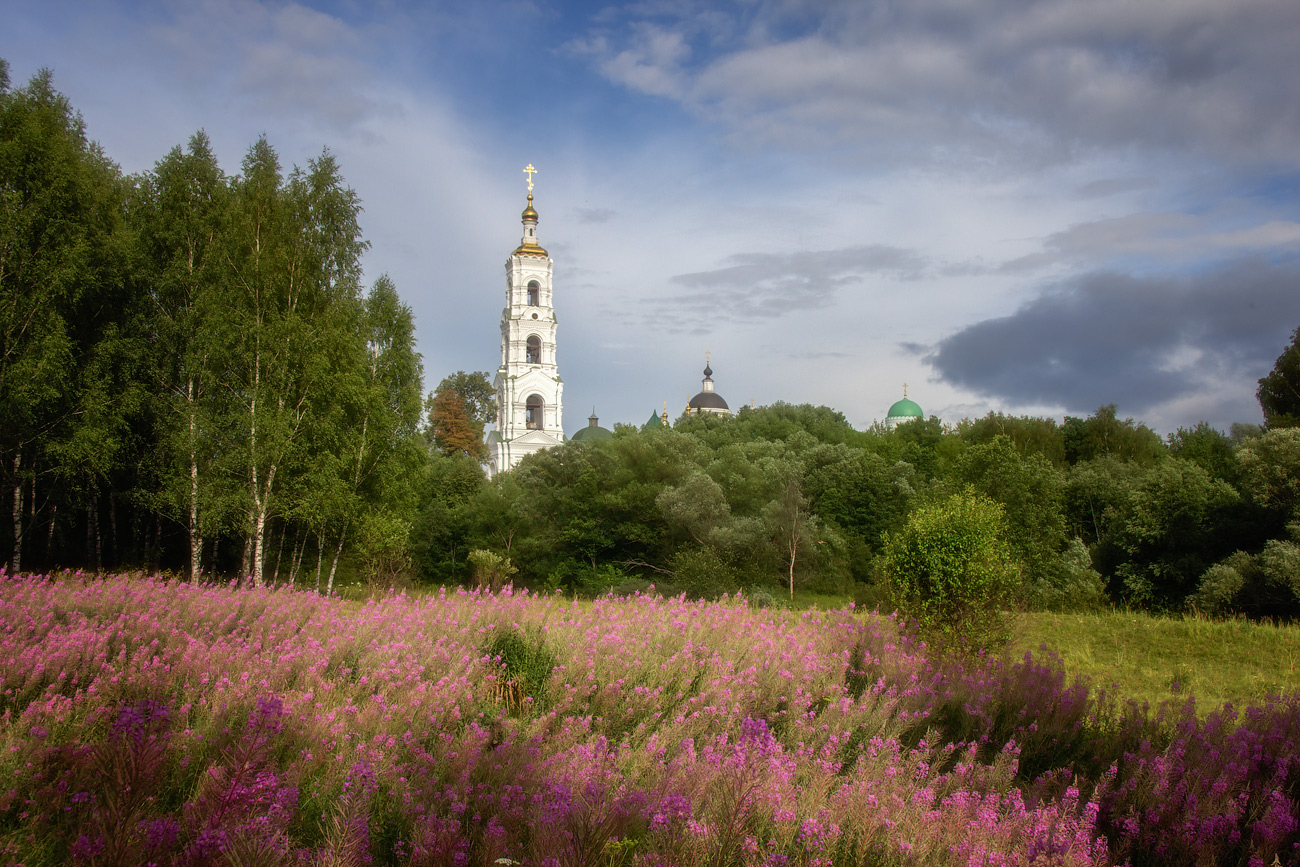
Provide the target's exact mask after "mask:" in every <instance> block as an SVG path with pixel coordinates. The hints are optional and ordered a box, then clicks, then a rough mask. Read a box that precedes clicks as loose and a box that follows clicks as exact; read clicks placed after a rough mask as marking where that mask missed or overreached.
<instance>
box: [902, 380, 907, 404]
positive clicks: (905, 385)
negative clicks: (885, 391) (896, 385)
mask: <svg viewBox="0 0 1300 867" xmlns="http://www.w3.org/2000/svg"><path fill="white" fill-rule="evenodd" d="M903 399H904V400H906V399H907V383H906V382H905V383H903Z"/></svg>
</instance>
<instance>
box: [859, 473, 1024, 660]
mask: <svg viewBox="0 0 1300 867" xmlns="http://www.w3.org/2000/svg"><path fill="white" fill-rule="evenodd" d="M884 569H885V575H886V580H887V582H888V585H889V588H890V596H891V598H892V600H893V602H894V604H895V605H897V606H898V610H899V612H900V613H901V614H903V615H904V616H905V617H908V618H910V619H912V620H913V621H914V622H915V623H916V624H917V626H918V627H919V629H920V631H921V633H922V635H923V636H925V637H927V639H928V640H930V641H932V642H933V641H938V642H940V643H941V644H942V645H943V646H944V648H945V649H948V650H958V649H961V648H963V647H964V648H965V649H967V650H971V651H974V650H978V649H982V648H988V647H993V646H996V645H999V644H1004V643H1005V642H1006V640H1007V639H1008V638H1009V636H1010V628H1009V627H1010V624H1009V618H1008V617H1007V615H1006V613H1005V611H1004V608H1005V607H1006V606H1008V605H1009V604H1010V603H1011V602H1012V601H1013V600H1014V599H1015V596H1016V591H1017V590H1018V589H1019V583H1020V578H1019V569H1018V567H1017V565H1016V563H1015V562H1014V560H1013V559H1012V558H1011V555H1010V548H1009V545H1008V543H1007V541H1006V520H1005V518H1004V517H1003V514H1002V507H1001V506H1000V505H999V504H997V503H995V502H993V501H992V500H990V499H989V498H987V497H984V496H981V495H979V494H976V493H975V492H973V491H971V490H967V491H963V492H961V493H957V494H953V495H951V496H949V497H948V498H947V499H944V500H941V501H939V502H937V503H933V504H930V505H927V506H922V507H920V508H918V509H916V510H915V511H914V512H912V514H911V515H910V516H908V519H907V523H906V524H905V525H904V526H903V528H902V529H901V530H899V531H898V532H897V533H890V534H887V535H886V537H885V551H884Z"/></svg>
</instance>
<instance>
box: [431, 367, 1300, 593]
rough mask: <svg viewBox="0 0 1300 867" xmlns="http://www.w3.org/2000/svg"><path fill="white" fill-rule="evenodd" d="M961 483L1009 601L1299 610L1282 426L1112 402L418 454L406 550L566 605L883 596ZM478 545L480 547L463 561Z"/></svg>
mask: <svg viewBox="0 0 1300 867" xmlns="http://www.w3.org/2000/svg"><path fill="white" fill-rule="evenodd" d="M1288 351H1290V352H1296V351H1297V349H1296V347H1295V346H1292V347H1291V349H1290V350H1288ZM968 489H970V490H973V491H975V492H976V493H978V494H980V495H983V496H985V497H987V498H989V499H991V500H993V501H995V502H996V503H998V504H1000V506H1001V508H1002V510H1003V513H1004V516H1005V524H1006V528H1007V529H1006V535H1007V539H1006V540H1005V541H1006V544H1007V545H1008V547H1009V548H1010V550H1011V552H1012V554H1013V555H1014V557H1015V560H1016V562H1017V563H1018V568H1019V571H1020V577H1021V588H1022V590H1021V594H1020V598H1021V602H1022V603H1023V604H1024V605H1026V606H1029V607H1040V608H1055V609H1073V610H1085V609H1089V608H1097V607H1102V606H1107V605H1127V606H1133V607H1138V608H1144V609H1148V610H1154V611H1176V610H1184V609H1187V608H1191V607H1194V608H1196V609H1198V610H1201V611H1204V612H1207V613H1214V614H1228V613H1233V612H1244V613H1246V614H1249V615H1252V616H1273V617H1288V618H1289V617H1294V616H1295V615H1296V614H1297V613H1300V545H1297V543H1300V532H1298V531H1300V525H1297V523H1296V520H1297V517H1300V515H1298V514H1297V507H1298V505H1300V428H1285V427H1274V428H1272V429H1269V430H1267V431H1265V430H1263V429H1262V428H1260V427H1257V426H1253V425H1236V426H1234V430H1233V432H1232V434H1231V435H1228V434H1224V433H1221V432H1219V431H1216V430H1214V429H1212V428H1211V427H1209V426H1208V425H1205V424H1200V425H1197V426H1196V427H1195V428H1192V429H1180V430H1179V431H1177V432H1176V433H1175V434H1173V435H1171V436H1170V437H1168V439H1167V440H1165V439H1162V438H1161V437H1160V436H1159V435H1157V434H1156V433H1154V432H1153V431H1151V430H1150V429H1149V428H1147V427H1145V426H1144V425H1141V424H1138V423H1135V422H1134V421H1132V420H1131V419H1121V418H1118V417H1117V415H1116V411H1115V407H1114V406H1106V407H1102V408H1101V409H1099V410H1098V411H1097V412H1096V413H1094V414H1093V415H1091V416H1089V417H1088V418H1083V419H1080V418H1067V419H1066V420H1065V421H1064V423H1063V424H1058V423H1057V422H1055V421H1054V420H1051V419H1041V418H1029V417H1010V416H1005V415H998V414H991V415H989V416H986V417H984V418H981V419H976V420H967V421H963V422H961V423H959V424H957V425H956V426H946V425H944V424H943V423H941V422H940V421H939V420H938V419H935V418H930V419H929V420H918V421H915V422H911V423H908V424H903V425H900V426H899V427H897V428H895V429H894V430H886V429H884V428H883V427H875V428H872V429H870V430H867V431H856V430H854V429H853V428H852V427H851V426H850V425H849V424H848V422H847V421H846V420H845V419H844V417H843V416H842V415H840V414H839V413H838V412H835V411H833V410H830V409H827V408H825V407H812V406H807V405H804V406H790V405H785V404H776V405H774V406H769V407H763V408H759V409H748V408H745V409H742V410H741V411H740V413H739V414H738V415H737V416H736V417H734V418H718V417H715V416H692V417H683V418H680V419H678V421H677V422H676V425H675V426H674V427H673V428H662V429H661V428H648V429H645V430H637V429H635V428H631V427H625V426H619V427H617V428H616V429H615V435H614V437H613V439H611V440H608V441H605V442H594V443H581V444H578V443H568V444H565V445H564V446H561V447H558V448H553V449H550V450H547V451H545V452H540V453H538V454H536V455H533V456H530V457H529V458H527V459H526V460H525V461H524V462H523V463H522V464H520V466H519V467H518V468H516V469H515V470H514V471H513V472H511V473H506V474H502V475H500V476H497V477H495V478H493V479H491V480H488V479H485V478H484V477H483V475H482V473H481V472H480V470H479V467H478V463H477V461H475V460H473V459H472V458H468V457H466V456H464V455H453V456H446V455H442V456H439V455H435V456H434V457H433V458H432V459H431V461H430V464H429V468H428V477H427V487H426V489H425V492H424V495H423V497H422V500H423V502H424V505H423V507H422V511H421V513H420V515H419V517H418V518H417V520H416V522H415V527H414V531H413V534H412V545H413V549H414V554H415V562H416V564H418V568H419V570H420V573H421V575H422V576H423V577H424V578H425V579H426V580H431V581H469V580H476V573H477V580H486V578H488V577H490V576H485V575H484V573H485V572H490V571H491V569H492V568H498V569H500V568H504V569H506V571H507V574H508V575H509V576H511V577H513V580H515V581H516V582H523V583H526V584H529V585H531V586H534V587H560V588H564V589H566V590H574V591H579V592H605V591H608V590H614V591H616V592H631V591H634V590H636V589H644V588H646V587H647V586H648V585H649V584H652V583H653V584H654V585H655V587H656V589H657V590H660V591H666V592H674V593H675V592H685V593H688V594H690V595H693V596H716V595H718V594H721V593H728V592H734V591H736V590H742V589H743V590H746V591H748V592H749V593H751V594H754V595H758V596H760V597H772V596H775V595H777V594H784V593H788V592H789V591H790V589H791V587H794V588H806V589H809V590H813V591H821V592H826V593H838V594H854V595H856V596H857V597H858V598H859V599H860V600H861V601H862V602H864V603H866V604H885V602H886V596H885V593H886V591H885V589H884V584H883V580H882V575H881V574H880V567H879V556H880V554H881V552H882V550H883V543H884V538H885V534H887V533H891V532H896V531H897V530H898V529H899V528H900V527H902V526H903V524H904V522H905V521H906V520H907V517H908V515H909V514H911V513H912V512H913V511H914V510H915V509H917V508H918V507H920V506H922V505H925V504H928V503H935V502H938V501H939V500H941V499H942V498H945V497H947V496H949V495H950V494H952V493H953V492H956V491H964V490H968ZM476 550H477V551H489V552H491V553H492V554H493V555H495V556H494V558H488V559H487V560H486V561H484V560H483V559H482V558H481V556H480V558H479V562H478V563H473V562H471V554H472V553H473V552H474V551H476ZM505 558H508V560H509V563H508V564H506V563H505V562H504V560H505Z"/></svg>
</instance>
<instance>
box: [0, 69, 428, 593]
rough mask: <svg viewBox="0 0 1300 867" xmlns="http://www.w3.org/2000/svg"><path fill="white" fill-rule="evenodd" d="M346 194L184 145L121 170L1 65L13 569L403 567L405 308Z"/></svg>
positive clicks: (1, 544) (48, 100) (407, 409)
mask: <svg viewBox="0 0 1300 867" xmlns="http://www.w3.org/2000/svg"><path fill="white" fill-rule="evenodd" d="M360 212H361V206H360V202H359V201H358V199H357V196H356V194H355V193H354V192H353V191H352V190H351V189H349V188H348V187H347V185H346V184H345V182H344V180H343V177H342V175H341V174H340V171H339V167H338V165H337V164H336V162H335V160H334V159H333V158H332V157H331V156H330V155H329V153H328V152H324V153H322V154H321V156H320V157H318V158H316V159H314V160H311V161H310V162H309V163H308V164H307V165H306V166H305V167H294V168H293V169H291V170H289V171H288V172H286V171H284V170H283V168H282V167H281V165H280V162H279V159H278V157H277V156H276V153H275V151H274V150H273V149H272V147H271V146H270V144H268V143H267V141H265V140H264V139H263V140H260V141H258V142H256V143H255V144H254V145H253V146H252V147H250V148H249V150H248V152H247V154H246V156H245V157H244V161H243V164H242V166H241V167H240V171H239V172H238V173H237V174H234V175H227V174H226V173H225V172H224V171H223V170H222V168H221V167H220V166H219V165H218V162H217V160H216V158H215V157H214V155H213V153H212V150H211V146H210V144H209V141H208V139H207V137H206V136H205V135H204V134H203V133H201V132H200V133H198V134H196V135H195V136H194V137H193V138H192V139H191V140H190V141H189V143H188V145H187V146H186V147H183V148H182V147H176V148H174V149H172V150H171V151H170V152H169V153H167V154H166V155H165V156H164V157H163V158H162V159H161V160H160V161H159V162H158V163H157V165H156V166H155V167H154V168H153V170H152V171H149V172H146V173H144V174H142V175H139V176H133V177H125V176H123V175H122V173H121V172H120V170H119V169H118V167H117V166H116V165H115V164H114V163H112V162H111V161H110V160H109V159H108V158H107V157H106V156H105V155H104V154H103V153H102V152H101V150H100V149H99V147H98V146H97V145H95V144H94V143H92V142H91V141H90V140H89V139H88V137H87V135H86V131H85V129H84V125H83V123H82V120H81V118H80V117H79V115H78V114H77V113H76V112H75V111H74V110H73V108H72V107H71V106H70V105H69V103H68V101H67V100H66V99H65V98H64V97H63V96H62V95H61V94H59V93H58V92H57V91H56V90H55V89H54V87H53V85H52V82H51V77H50V74H49V73H48V72H42V73H40V74H38V75H37V76H35V77H34V78H33V79H32V80H31V81H30V82H29V83H28V84H27V85H26V86H25V87H22V88H11V87H10V84H9V80H8V74H7V67H6V66H5V65H4V64H3V62H2V61H0V484H2V485H3V491H4V498H5V499H6V500H8V501H9V502H8V505H10V507H11V509H10V510H7V511H10V514H11V516H12V525H11V532H8V533H0V539H2V540H3V541H0V557H2V558H3V562H4V563H5V564H6V565H7V567H8V568H9V570H10V571H20V570H33V569H43V568H51V567H54V566H84V567H86V568H89V569H100V568H110V567H113V568H118V567H124V566H138V567H141V568H145V569H156V568H164V567H165V568H171V569H175V570H177V571H180V572H183V573H187V574H192V575H199V574H216V575H223V574H225V575H233V574H241V575H251V576H253V577H254V579H255V580H257V581H259V582H262V581H265V580H269V579H270V578H272V577H275V576H278V578H279V580H288V579H296V580H298V581H299V582H303V583H310V582H313V581H314V583H315V584H316V586H322V583H323V584H324V585H325V586H328V584H329V583H330V582H331V581H332V580H333V577H334V575H335V572H336V570H337V568H338V564H339V561H340V558H341V557H343V556H345V554H346V555H347V556H353V557H356V558H362V559H364V560H365V561H367V563H368V565H369V566H370V567H371V569H372V571H373V570H382V569H383V568H386V565H387V566H391V564H392V563H394V562H396V563H399V564H400V563H404V562H405V561H404V559H403V558H404V556H405V550H406V537H407V532H408V530H409V517H410V515H411V514H412V512H413V509H414V507H415V502H416V501H415V499H414V497H415V493H416V492H415V490H414V488H413V487H412V486H411V485H409V484H407V480H408V479H410V478H412V477H413V476H418V471H419V468H420V465H421V461H423V459H424V449H423V447H422V446H421V442H422V440H421V439H420V436H419V433H418V430H417V427H418V424H419V418H420V408H421V396H422V395H421V388H422V386H421V370H420V364H419V357H418V356H417V354H416V353H415V351H414V348H413V333H412V319H411V313H410V310H409V309H408V308H407V307H406V306H405V305H403V304H402V302H401V300H400V299H399V298H398V296H397V292H396V290H395V288H394V287H393V285H392V283H391V282H390V281H389V280H387V279H386V278H383V277H381V278H380V279H379V280H377V281H376V282H375V283H374V285H373V286H371V287H370V288H369V290H368V291H363V289H362V287H361V284H360V279H361V268H360V256H361V254H362V252H363V251H364V250H365V249H366V242H365V241H364V240H363V238H362V233H361V229H360V225H359V222H358V218H359V215H360Z"/></svg>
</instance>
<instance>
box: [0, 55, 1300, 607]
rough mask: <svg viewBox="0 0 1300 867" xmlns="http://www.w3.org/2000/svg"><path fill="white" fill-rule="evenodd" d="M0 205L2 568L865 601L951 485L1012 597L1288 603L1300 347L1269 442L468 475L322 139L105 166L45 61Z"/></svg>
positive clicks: (795, 426)
mask: <svg viewBox="0 0 1300 867" xmlns="http://www.w3.org/2000/svg"><path fill="white" fill-rule="evenodd" d="M164 147H165V145H164ZM0 197H2V198H0V484H2V485H3V488H0V491H3V499H4V500H5V501H6V506H7V507H8V508H7V509H6V510H5V511H7V512H8V514H9V515H10V516H11V518H12V531H11V532H0V558H3V562H4V563H5V564H6V566H7V568H8V569H9V570H10V571H23V570H26V571H32V570H44V569H52V568H56V567H73V568H76V567H79V568H86V569H92V570H99V569H129V568H140V569H145V570H156V569H168V570H173V571H175V572H177V573H180V574H183V575H207V576H215V577H221V576H227V577H228V576H235V575H243V576H252V578H253V580H254V581H256V582H259V583H268V582H274V583H285V582H293V583H295V584H298V585H300V586H307V587H315V588H317V589H320V590H322V591H324V592H329V591H330V590H331V589H332V588H333V587H334V585H335V584H336V583H337V581H343V580H346V581H347V582H348V583H353V582H355V581H358V580H370V581H377V582H379V583H382V584H386V585H392V584H401V583H406V582H413V583H430V582H469V581H478V582H485V583H496V582H499V581H504V580H513V581H515V582H517V583H525V584H528V585H530V586H533V587H539V588H541V587H553V588H563V589H565V590H567V591H576V592H606V591H609V590H614V591H617V592H631V591H633V590H636V589H642V588H647V587H649V586H650V585H651V584H654V585H655V586H656V588H657V589H659V590H661V591H664V592H673V593H677V592H684V593H687V594H689V595H692V596H715V595H718V594H721V593H724V592H733V591H736V590H745V591H746V592H748V593H750V594H751V595H752V596H754V597H756V598H759V599H763V598H770V599H776V598H778V597H779V596H780V595H782V594H786V593H789V592H791V591H792V590H793V588H802V589H804V590H811V591H818V592H827V593H837V594H852V595H854V596H856V597H857V598H858V599H859V600H861V601H862V602H863V603H864V604H873V605H874V604H885V601H886V600H885V596H884V592H885V591H884V589H883V588H884V586H885V584H884V582H883V581H882V578H881V575H880V574H879V573H880V568H879V562H880V555H881V552H882V550H883V548H884V542H885V539H886V535H887V534H889V533H896V532H897V531H898V530H899V529H900V528H901V527H902V526H903V525H904V523H905V522H906V520H907V518H908V516H909V515H912V514H915V513H916V511H917V509H919V508H921V507H923V506H926V505H927V504H932V503H935V502H938V501H939V500H940V499H941V498H943V497H947V496H949V495H951V494H953V493H955V492H959V491H971V492H973V493H974V494H976V495H979V496H981V497H984V498H987V499H989V500H992V501H994V502H995V503H997V504H999V506H1000V509H1001V512H1002V515H1003V517H1004V519H1005V528H1006V530H1005V534H1006V539H1005V543H1006V545H1007V547H1008V548H1009V550H1010V551H1011V553H1012V554H1013V555H1014V559H1015V563H1016V568H1017V570H1018V574H1019V578H1020V583H1019V586H1020V588H1021V590H1020V593H1019V597H1020V598H1019V602H1020V604H1023V605H1025V606H1030V607H1044V608H1055V609H1074V610H1080V609H1088V608H1093V607H1099V606H1104V605H1112V604H1120V605H1128V606H1133V607H1140V608H1145V609H1149V610H1154V611H1176V610H1184V609H1187V608H1196V609H1197V610H1200V611H1204V612H1209V613H1216V614H1229V613H1235V612H1244V613H1246V614H1249V615H1252V616H1273V617H1287V618H1290V617H1294V616H1295V615H1296V614H1297V613H1300V523H1297V521H1298V520H1300V427H1297V426H1296V425H1297V422H1298V421H1300V393H1298V391H1300V346H1298V344H1300V330H1297V334H1296V340H1294V341H1293V342H1292V344H1291V345H1290V346H1288V347H1285V348H1284V350H1283V352H1282V355H1281V357H1280V358H1279V359H1278V363H1277V366H1276V367H1275V368H1274V370H1273V371H1272V373H1270V374H1269V375H1268V376H1266V377H1265V378H1264V379H1262V380H1261V381H1260V388H1259V391H1258V395H1257V396H1258V397H1259V400H1260V403H1261V407H1262V409H1263V411H1264V419H1265V422H1266V424H1265V425H1264V426H1255V425H1248V424H1242V425H1235V426H1234V427H1233V430H1232V431H1231V432H1229V433H1224V432H1221V431H1218V430H1215V429H1213V428H1211V427H1210V426H1208V425H1206V424H1200V425H1197V426H1195V427H1194V428H1191V429H1180V430H1178V431H1177V432H1175V433H1174V434H1172V435H1170V436H1168V437H1167V438H1161V437H1160V436H1159V435H1158V434H1156V433H1155V432H1153V431H1151V430H1150V429H1148V428H1147V427H1145V426H1144V425H1142V424H1140V423H1136V422H1134V421H1133V420H1131V419H1125V418H1120V417H1119V416H1118V414H1117V411H1116V407H1114V406H1104V407H1101V408H1099V409H1098V410H1097V411H1096V412H1095V413H1093V414H1092V415H1091V416H1089V417H1087V418H1066V419H1065V420H1064V421H1063V422H1062V423H1057V422H1056V421H1055V420H1052V419H1040V418H1028V417H1009V416H1003V415H996V414H995V415H989V416H987V417H985V418H981V419H975V420H964V421H961V422H959V423H957V424H955V425H946V424H944V423H943V422H941V421H940V420H939V419H935V418H931V419H929V420H924V421H917V422H912V423H909V424H905V425H902V426H900V427H898V428H896V429H894V430H885V429H883V428H872V429H870V430H867V431H858V430H855V429H854V428H853V427H852V426H851V425H849V424H848V422H847V421H846V420H845V418H844V416H843V415H841V414H840V413H839V412H836V411H834V410H832V409H828V408H825V407H812V406H807V405H802V406H794V405H786V404H776V405H773V406H768V407H763V408H758V409H748V408H746V409H742V410H741V412H740V413H739V414H738V415H737V416H735V417H734V418H718V417H713V416H702V417H701V416H697V417H683V418H681V419H678V420H677V422H676V424H675V425H674V426H673V427H670V428H652V429H646V430H639V429H636V428H633V427H630V426H621V425H620V426H617V428H616V430H615V436H614V437H613V439H611V440H608V441H604V442H594V443H587V444H578V443H568V444H565V445H563V446H561V447H558V448H555V449H551V450H549V451H546V452H542V453H539V454H537V455H534V456H532V457H530V458H528V459H526V460H525V461H524V462H523V463H522V464H521V465H520V466H519V467H518V468H517V469H515V470H514V471H512V472H508V473H503V474H500V475H499V476H497V477H494V478H492V479H487V478H486V477H485V475H484V473H483V470H482V466H481V464H480V459H481V457H482V451H481V448H482V446H481V443H482V426H483V423H484V421H485V420H487V418H489V417H490V414H491V413H490V402H489V401H490V396H491V391H490V388H489V387H488V386H487V383H486V381H485V379H486V378H485V375H482V374H474V373H465V372H463V371H458V372H456V373H454V374H451V375H449V376H447V377H446V378H444V379H443V380H442V381H441V382H440V383H439V384H438V386H437V387H436V388H434V389H433V392H434V393H433V394H430V395H428V396H427V397H426V396H425V394H424V386H423V384H422V372H421V367H420V359H419V357H418V355H417V354H416V353H415V351H414V346H413V328H412V321H411V313H410V310H409V309H408V308H407V307H406V306H405V305H404V304H403V303H402V302H401V300H400V297H399V296H398V292H397V287H395V286H394V285H393V284H392V282H391V281H389V280H388V279H387V278H384V277H380V278H379V279H377V280H375V281H374V283H373V284H372V285H370V286H368V287H367V286H363V285H362V282H361V269H360V265H359V259H360V255H361V254H362V252H363V251H364V250H365V249H366V242H365V241H364V239H363V236H362V232H361V228H360V223H359V216H360V207H359V203H358V200H357V197H356V195H355V193H354V192H353V191H352V190H351V189H349V188H348V187H347V185H346V182H345V180H344V178H343V176H342V173H341V171H340V168H339V166H338V165H337V164H336V163H335V161H334V159H333V158H332V157H331V156H330V155H329V153H328V152H323V153H322V154H321V156H320V157H318V158H317V159H314V160H311V161H309V162H308V164H307V165H306V166H305V167H293V168H291V169H288V170H286V169H284V168H283V167H282V166H281V165H280V163H279V160H278V158H277V156H276V153H275V151H274V149H273V148H272V147H271V145H270V143H268V142H267V141H265V140H261V141H258V142H256V143H254V144H253V145H252V146H251V147H250V148H249V149H248V152H247V154H246V156H245V158H244V161H243V163H242V165H241V166H240V168H239V171H238V172H237V173H235V174H227V173H226V172H225V171H224V170H223V169H222V168H221V167H220V166H219V165H218V163H217V160H216V159H215V157H214V155H213V154H212V151H211V147H210V145H209V142H208V140H207V138H206V137H205V136H204V135H203V133H201V132H200V133H198V134H196V135H195V136H193V137H192V138H191V139H190V141H189V142H188V143H187V144H186V145H185V146H183V147H181V146H178V147H175V148H173V149H172V150H171V151H170V152H167V153H166V155H165V156H163V158H162V159H161V160H159V161H158V163H157V164H156V165H155V166H154V168H153V169H152V170H151V171H149V172H146V173H144V174H141V175H138V176H123V174H122V173H121V171H120V170H119V169H118V168H117V166H115V165H114V164H113V163H112V162H111V160H110V159H109V158H108V157H107V156H106V155H105V154H103V153H102V152H101V151H100V149H99V148H98V147H97V146H96V145H95V144H93V142H91V141H90V139H89V138H88V136H87V133H86V130H85V129H84V127H83V124H82V122H81V119H80V118H79V116H78V115H77V114H76V112H75V110H74V109H73V107H72V106H71V105H69V104H68V102H67V100H66V99H65V98H64V97H63V96H61V95H60V94H59V93H58V92H57V91H56V90H55V89H54V87H53V84H52V81H51V78H50V75H49V74H48V73H41V74H39V75H37V76H36V77H35V78H33V79H32V80H31V81H30V82H29V83H28V84H27V85H26V86H24V87H11V86H10V83H9V82H8V79H7V74H6V72H5V69H4V67H3V66H2V65H0ZM426 413H427V415H426Z"/></svg>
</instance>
